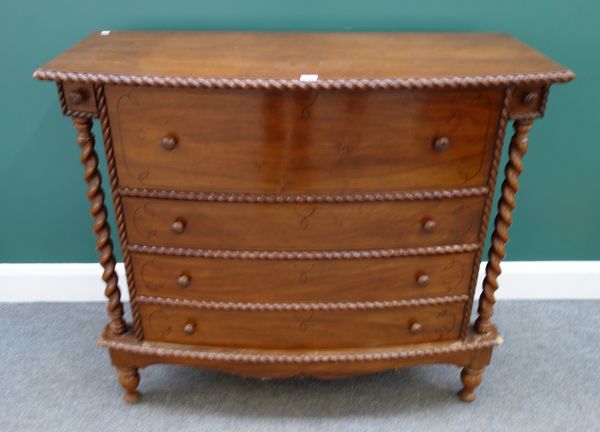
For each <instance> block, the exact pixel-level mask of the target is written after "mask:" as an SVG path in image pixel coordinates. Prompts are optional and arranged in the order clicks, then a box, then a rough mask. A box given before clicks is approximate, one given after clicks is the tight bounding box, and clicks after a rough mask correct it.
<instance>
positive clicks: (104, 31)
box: [100, 30, 110, 36]
mask: <svg viewBox="0 0 600 432" xmlns="http://www.w3.org/2000/svg"><path fill="white" fill-rule="evenodd" d="M109 34H110V30H102V31H101V32H100V36H108V35H109Z"/></svg>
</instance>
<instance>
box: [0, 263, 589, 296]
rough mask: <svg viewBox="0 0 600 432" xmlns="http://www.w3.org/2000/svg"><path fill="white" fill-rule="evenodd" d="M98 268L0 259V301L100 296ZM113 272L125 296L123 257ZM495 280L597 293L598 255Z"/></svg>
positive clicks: (518, 288)
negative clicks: (587, 259) (592, 259)
mask: <svg viewBox="0 0 600 432" xmlns="http://www.w3.org/2000/svg"><path fill="white" fill-rule="evenodd" d="M484 268H485V263H482V266H481V269H480V271H479V281H478V283H477V286H478V287H481V281H482V279H483V271H484ZM101 274H102V269H101V267H100V265H99V264H0V302H82V301H103V300H104V294H103V292H104V284H103V282H102V280H101V279H100V275H101ZM117 274H118V275H119V282H120V285H121V288H122V289H121V291H122V292H123V299H124V300H127V299H128V295H127V289H126V284H127V283H126V280H125V270H124V267H123V263H119V264H118V265H117ZM499 282H500V289H499V290H498V292H497V295H496V297H497V298H498V299H499V300H502V299H504V300H509V299H523V300H524V299H540V300H542V299H548V300H557V299H600V261H532V262H525V261H507V262H505V263H503V264H502V275H501V276H500V279H499Z"/></svg>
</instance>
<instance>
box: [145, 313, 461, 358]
mask: <svg viewBox="0 0 600 432" xmlns="http://www.w3.org/2000/svg"><path fill="white" fill-rule="evenodd" d="M463 308H464V304H463V303H452V304H447V305H437V306H424V307H406V308H397V309H370V310H329V311H323V310H307V311H260V312H257V311H243V310H218V309H196V308H187V307H176V306H163V305H150V304H143V305H141V306H140V312H141V317H142V325H143V329H144V338H145V339H147V340H152V341H161V342H174V343H183V344H196V345H209V346H227V347H240V348H349V347H381V346H391V345H401V344H410V343H421V342H433V341H441V340H451V339H457V338H458V337H459V333H460V325H461V319H462V313H463ZM417 330H418V331H417Z"/></svg>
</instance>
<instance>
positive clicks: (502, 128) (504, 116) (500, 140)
mask: <svg viewBox="0 0 600 432" xmlns="http://www.w3.org/2000/svg"><path fill="white" fill-rule="evenodd" d="M512 93H513V90H512V89H511V88H508V89H506V91H505V93H504V100H503V102H502V110H501V112H500V119H499V122H498V130H497V132H496V143H495V146H494V155H493V157H492V164H491V167H490V174H489V178H488V187H487V188H486V189H487V191H488V195H487V197H486V199H485V203H484V206H483V214H482V217H481V228H480V231H479V237H478V240H479V243H480V244H484V243H485V237H486V234H487V230H488V222H489V220H490V213H491V210H492V200H493V198H494V186H495V185H496V178H497V176H498V167H499V166H500V158H501V156H502V147H503V146H504V137H505V134H506V125H507V124H508V118H509V110H510V101H511V98H512ZM482 250H483V248H480V249H479V250H478V251H477V256H476V257H475V260H474V262H473V270H472V272H471V282H470V285H469V295H468V299H467V304H466V306H465V314H464V317H463V323H462V327H461V335H462V337H465V336H466V334H467V332H468V330H469V324H470V322H471V310H472V308H473V298H474V297H475V288H476V285H477V277H478V275H479V265H480V263H481V255H482Z"/></svg>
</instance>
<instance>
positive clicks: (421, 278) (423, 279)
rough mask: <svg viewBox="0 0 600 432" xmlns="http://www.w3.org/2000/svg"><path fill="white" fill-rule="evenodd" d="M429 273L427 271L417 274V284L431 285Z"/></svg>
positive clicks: (422, 285) (421, 285)
mask: <svg viewBox="0 0 600 432" xmlns="http://www.w3.org/2000/svg"><path fill="white" fill-rule="evenodd" d="M429 280H430V279H429V275H428V274H426V273H421V274H419V275H418V276H417V285H419V286H420V287H426V286H427V285H429Z"/></svg>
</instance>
